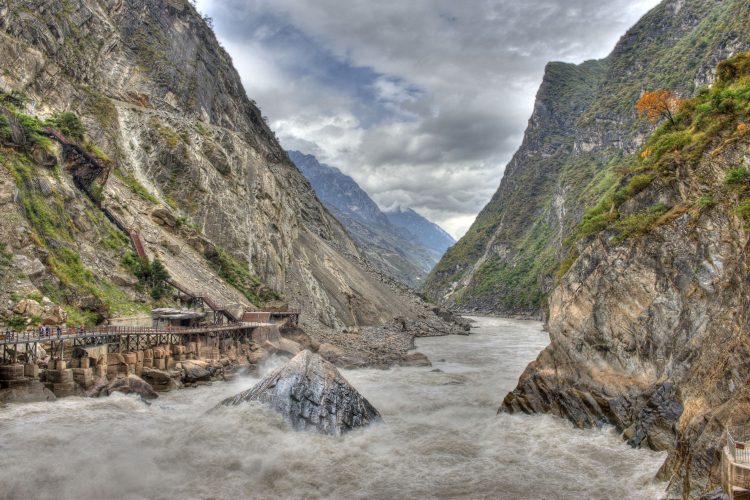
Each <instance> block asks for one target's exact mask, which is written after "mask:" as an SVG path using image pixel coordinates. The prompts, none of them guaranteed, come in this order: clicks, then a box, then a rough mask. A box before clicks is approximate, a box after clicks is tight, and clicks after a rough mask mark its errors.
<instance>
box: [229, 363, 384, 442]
mask: <svg viewBox="0 0 750 500" xmlns="http://www.w3.org/2000/svg"><path fill="white" fill-rule="evenodd" d="M249 401H259V402H261V403H264V404H266V405H268V406H270V407H272V408H273V409H274V410H276V411H277V412H279V413H281V414H282V415H283V416H284V418H285V419H286V420H287V421H288V422H289V423H290V424H291V425H292V427H294V429H295V430H313V431H316V432H319V433H321V434H328V435H332V436H339V435H341V434H343V433H345V432H348V431H350V430H353V429H355V428H357V427H363V426H366V425H368V424H370V423H372V422H374V421H377V420H380V418H381V417H380V413H378V410H376V409H375V408H374V407H373V406H372V405H371V404H370V402H369V401H367V399H365V398H364V397H363V396H362V395H361V394H360V393H359V392H357V390H356V389H354V388H353V387H352V386H351V385H349V382H347V381H346V379H344V377H343V376H342V375H341V374H340V373H339V371H338V370H337V369H336V367H335V366H333V365H332V364H331V363H329V362H328V361H326V360H325V359H323V358H322V357H321V356H319V355H317V354H313V353H312V352H310V351H308V350H305V351H302V352H301V353H299V354H297V355H296V356H295V357H294V358H292V359H291V360H289V361H288V362H287V363H286V364H285V365H284V366H282V367H281V368H279V369H277V370H275V371H274V372H273V373H271V374H270V375H268V376H266V377H265V378H263V380H261V381H260V382H258V384H256V385H255V387H253V388H252V389H249V390H247V391H244V392H241V393H240V394H238V395H236V396H234V397H232V398H228V399H225V400H224V401H222V402H221V403H220V404H221V405H224V406H237V405H239V404H242V403H244V402H249Z"/></svg>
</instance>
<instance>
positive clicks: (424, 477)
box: [0, 318, 664, 499]
mask: <svg viewBox="0 0 750 500" xmlns="http://www.w3.org/2000/svg"><path fill="white" fill-rule="evenodd" d="M476 319H477V321H478V323H477V325H476V328H475V329H474V331H475V334H474V335H472V336H469V337H463V336H462V337H438V338H429V339H420V340H418V347H419V350H420V351H421V352H424V353H425V354H427V355H428V356H429V357H430V359H432V361H433V364H434V367H433V368H439V369H440V370H442V372H434V371H431V370H432V369H431V368H397V369H393V370H388V371H381V370H358V371H346V372H344V375H345V376H346V377H347V379H348V380H349V381H350V382H351V383H352V384H353V385H354V386H355V387H357V389H359V390H360V392H362V393H363V394H364V395H365V396H366V397H367V398H368V399H369V400H370V402H372V403H373V405H375V407H376V408H378V409H379V410H380V411H381V413H382V414H383V417H384V420H385V421H384V423H382V424H379V425H375V426H372V427H369V428H366V429H364V430H360V431H357V432H353V433H350V434H348V435H346V436H345V437H342V438H330V437H325V436H318V435H315V434H311V433H296V432H293V431H290V430H287V429H286V428H285V426H284V424H283V422H282V421H281V420H280V419H279V418H278V417H277V416H276V415H275V414H272V413H269V412H268V411H267V410H264V409H262V408H260V407H257V406H254V405H244V406H241V407H232V408H224V407H222V408H221V409H219V410H218V411H216V412H212V413H210V414H207V413H206V411H207V410H208V409H210V408H212V407H213V406H214V405H216V403H218V402H219V401H221V399H222V398H224V397H227V396H230V395H233V394H235V393H237V392H239V391H240V390H242V389H245V388H247V387H249V386H251V385H252V384H253V383H254V382H255V379H250V378H245V379H241V380H237V381H234V382H232V383H227V384H214V385H213V386H210V387H201V388H197V389H186V390H182V391H176V392H172V393H169V394H164V395H162V396H161V397H160V398H159V399H158V400H156V401H154V402H153V404H151V405H150V406H148V405H146V404H144V403H142V402H140V401H139V400H138V399H136V398H134V397H130V396H113V397H110V398H107V399H82V398H69V399H63V400H61V401H58V402H56V403H52V404H41V403H40V404H26V405H16V406H8V407H5V408H0V498H23V499H29V498H54V499H57V498H70V499H119V498H133V499H140V498H159V499H161V498H164V499H169V498H185V499H187V498H303V497H304V498H321V497H322V498H341V499H351V498H382V499H391V498H408V499H414V498H511V499H517V498H518V499H522V498H618V499H619V498H657V497H658V496H659V493H660V492H661V491H663V488H664V485H663V484H660V483H654V482H653V481H652V480H651V478H652V477H653V475H654V473H655V472H656V470H657V469H658V466H659V465H660V463H661V461H662V460H663V459H664V455H663V454H658V453H654V452H650V451H646V450H634V449H631V448H629V447H628V446H627V445H625V444H624V443H623V441H622V440H621V439H620V438H619V437H618V436H617V435H616V434H615V433H614V432H612V431H611V430H607V429H603V430H587V431H581V430H577V429H575V428H573V427H572V426H571V425H570V424H569V423H568V422H566V421H564V420H561V419H557V418H553V417H550V416H526V415H504V414H503V415H499V416H496V415H495V412H496V410H497V407H498V406H499V403H500V401H501V400H502V398H503V396H504V395H505V394H506V393H507V392H508V391H509V390H511V389H512V388H513V387H514V385H515V383H516V381H517V379H518V376H519V375H520V374H521V372H522V371H523V369H524V367H525V366H526V364H527V363H528V362H529V361H530V360H532V359H533V358H535V357H536V355H537V353H538V352H539V351H540V350H541V349H542V348H543V347H544V346H545V345H546V344H547V342H548V337H547V335H546V334H545V333H544V332H542V331H541V327H540V325H539V323H537V322H530V321H512V320H502V319H488V318H476ZM269 368H270V367H269Z"/></svg>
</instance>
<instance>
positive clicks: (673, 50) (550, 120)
mask: <svg viewBox="0 0 750 500" xmlns="http://www.w3.org/2000/svg"><path fill="white" fill-rule="evenodd" d="M747 13H748V6H747V4H746V3H745V2H742V1H728V2H720V1H716V0H684V1H683V0H666V1H664V2H662V3H661V4H660V5H659V6H657V7H656V8H655V9H653V10H652V11H651V12H649V13H648V14H647V15H646V16H644V18H643V19H642V20H641V21H640V22H639V23H638V24H636V25H635V26H634V27H633V28H632V29H630V30H629V31H628V32H627V33H626V34H625V35H624V36H623V37H622V39H621V40H620V42H619V43H618V44H617V46H616V48H615V49H614V51H613V52H612V54H611V55H610V56H609V57H607V58H606V59H604V60H601V61H588V62H585V63H583V64H581V65H577V66H576V65H570V64H562V63H551V64H549V65H548V66H547V69H546V72H545V77H544V81H543V83H542V85H541V87H540V89H539V92H538V94H537V100H536V105H535V108H534V112H533V114H532V116H531V118H530V120H529V124H528V128H527V130H526V133H525V136H524V141H523V144H522V145H521V147H520V149H519V150H518V151H517V153H516V154H515V156H514V157H513V159H512V160H511V162H510V163H509V164H508V166H507V168H506V171H505V175H504V177H503V179H502V182H501V184H500V188H499V189H498V191H497V193H496V194H495V196H494V197H493V199H492V200H491V201H490V203H489V204H488V205H487V206H486V207H485V208H484V210H482V212H481V213H480V214H479V216H478V217H477V220H476V222H475V223H474V224H473V226H472V227H471V229H470V230H469V231H468V232H467V234H466V236H464V237H463V238H462V239H461V240H460V241H459V242H458V243H457V244H456V245H455V246H454V247H452V248H451V249H450V250H449V251H448V252H447V253H446V254H445V256H444V257H443V259H442V260H441V262H440V263H439V264H438V265H437V266H436V267H435V269H434V270H433V271H432V273H431V275H430V276H429V278H428V280H427V283H426V286H425V289H426V291H427V293H428V295H429V296H430V297H431V298H433V299H434V300H436V301H438V302H440V303H443V304H446V305H451V306H454V307H458V308H460V309H464V310H479V311H484V312H491V313H501V314H523V315H534V316H539V315H541V314H543V312H544V311H545V310H546V301H547V297H548V296H549V293H550V292H551V290H552V288H553V286H554V282H555V274H556V271H557V269H558V268H559V266H560V263H561V262H564V261H565V260H567V257H568V255H567V250H566V247H565V239H566V237H567V236H568V235H569V234H570V232H571V230H572V229H573V228H574V227H575V225H576V224H578V222H579V221H580V220H581V218H582V216H583V213H584V211H585V209H586V208H587V207H589V206H591V205H592V204H594V203H595V202H596V201H597V200H598V199H599V198H600V196H601V195H602V194H603V193H604V192H606V191H607V190H608V189H611V188H612V185H613V182H614V180H615V179H616V176H615V175H614V172H613V169H614V168H615V167H616V166H617V165H619V164H620V162H621V160H622V158H624V157H625V156H627V155H628V154H630V153H632V152H633V151H635V150H636V149H637V148H638V147H639V146H640V145H641V144H642V142H643V140H644V137H645V136H646V135H647V134H648V132H649V128H648V125H647V124H644V123H643V122H639V121H638V120H637V119H636V116H635V113H634V111H633V104H634V103H635V101H636V100H637V99H638V97H639V95H640V94H641V93H642V92H643V91H645V90H653V89H657V88H663V87H664V88H669V89H672V90H675V91H676V92H678V93H679V94H680V95H682V96H690V95H692V94H693V93H694V92H695V89H696V88H697V87H699V86H701V85H703V84H707V83H710V82H711V81H712V80H713V68H714V67H715V66H716V64H717V63H718V62H719V61H720V60H722V59H725V58H727V57H729V56H731V55H732V54H734V53H736V52H737V51H741V50H742V49H743V48H747V47H750V29H749V28H748V25H747V23H746V22H745V21H744V19H745V17H746V15H747ZM568 264H569V262H568V263H566V265H568Z"/></svg>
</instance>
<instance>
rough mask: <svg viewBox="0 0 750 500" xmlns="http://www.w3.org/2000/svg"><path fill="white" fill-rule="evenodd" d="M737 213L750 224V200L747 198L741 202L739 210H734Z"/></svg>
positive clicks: (738, 206)
mask: <svg viewBox="0 0 750 500" xmlns="http://www.w3.org/2000/svg"><path fill="white" fill-rule="evenodd" d="M734 211H735V213H736V214H737V215H739V216H740V217H742V219H743V220H744V221H745V224H750V198H745V199H743V200H742V201H740V203H739V205H737V208H735V209H734Z"/></svg>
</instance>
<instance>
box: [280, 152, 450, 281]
mask: <svg viewBox="0 0 750 500" xmlns="http://www.w3.org/2000/svg"><path fill="white" fill-rule="evenodd" d="M289 158H290V159H291V160H292V161H293V162H294V163H295V165H297V168H299V169H300V172H302V174H303V175H304V176H305V177H306V178H307V179H308V180H309V181H310V183H311V184H312V186H313V188H314V189H315V193H316V194H317V196H318V198H320V200H321V201H322V202H323V203H324V204H325V205H326V207H327V208H328V209H329V210H330V211H331V213H333V215H334V216H335V217H336V218H337V219H338V220H339V221H340V222H341V223H342V224H343V225H344V227H345V228H346V229H347V231H348V232H349V234H351V235H352V237H353V238H354V240H355V241H356V242H357V244H358V245H359V246H360V248H362V250H363V251H364V252H365V254H366V255H367V258H368V259H369V260H370V262H372V263H373V264H374V265H375V266H377V268H378V269H379V270H380V271H382V272H383V273H386V274H387V275H389V276H391V277H392V278H394V279H396V280H398V281H400V282H402V283H404V284H406V285H409V286H411V287H412V288H415V289H416V288H419V287H421V286H422V284H423V280H424V278H425V277H426V276H427V273H429V271H430V269H432V267H433V266H434V265H435V264H437V262H438V260H439V259H440V257H441V256H442V255H443V253H445V250H446V249H447V248H448V247H449V246H450V245H451V244H453V243H454V241H453V238H451V237H450V235H448V234H447V233H446V232H445V231H443V230H442V229H440V228H439V227H438V226H437V225H435V224H433V223H432V222H430V221H428V220H427V219H425V218H424V217H422V216H421V215H419V214H418V213H416V212H414V211H413V210H406V211H398V212H391V213H384V212H382V211H381V210H380V208H379V207H378V205H377V204H376V203H375V202H374V201H373V200H372V199H371V198H370V197H369V196H368V195H367V193H366V192H365V191H364V190H363V189H362V188H360V187H359V185H358V184H357V183H356V182H355V181H354V179H352V178H351V177H349V176H348V175H345V174H343V173H342V172H341V171H340V170H339V169H337V168H335V167H330V166H328V165H324V164H321V163H320V162H318V160H317V159H316V158H315V157H314V156H312V155H305V154H302V153H300V152H299V151H289Z"/></svg>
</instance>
